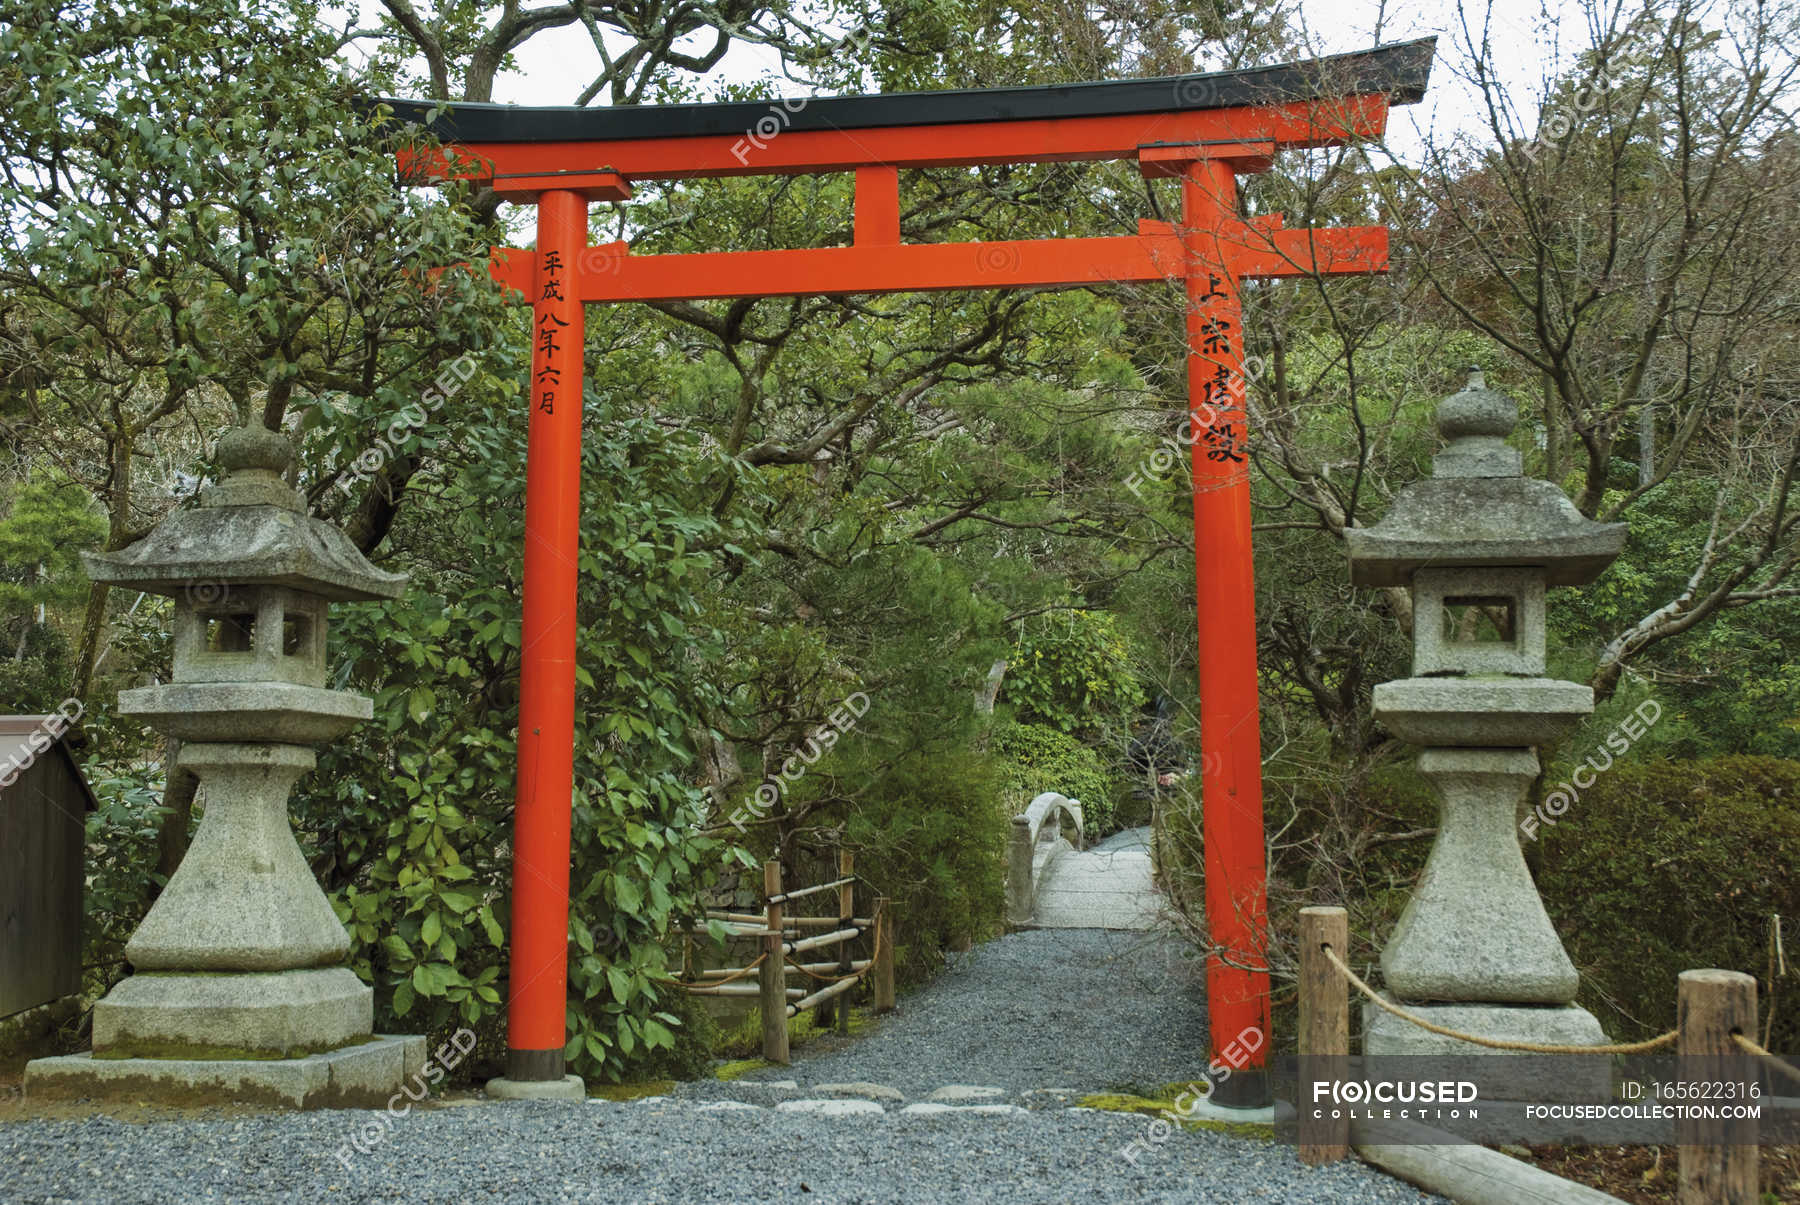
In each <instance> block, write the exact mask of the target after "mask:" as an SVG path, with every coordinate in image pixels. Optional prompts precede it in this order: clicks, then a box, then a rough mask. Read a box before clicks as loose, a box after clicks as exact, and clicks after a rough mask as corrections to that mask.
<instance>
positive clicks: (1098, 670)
mask: <svg viewBox="0 0 1800 1205" xmlns="http://www.w3.org/2000/svg"><path fill="white" fill-rule="evenodd" d="M1131 667H1132V656H1131V646H1130V644H1129V643H1128V642H1127V640H1126V639H1125V636H1124V634H1123V633H1121V632H1120V631H1119V620H1118V617H1117V616H1116V615H1113V614H1111V613H1110V612H1107V611H1059V612H1056V613H1054V614H1052V615H1045V616H1040V617H1038V619H1037V620H1036V621H1035V623H1034V624H1033V625H1032V626H1031V627H1029V628H1027V629H1026V630H1025V631H1023V632H1022V633H1021V635H1020V637H1019V641H1018V643H1017V644H1016V645H1015V646H1014V648H1013V651H1012V657H1011V659H1010V660H1009V661H1008V663H1007V667H1006V681H1005V683H1004V685H1003V686H1002V687H1001V691H1002V697H1003V698H1005V699H1006V701H1007V702H1009V703H1011V704H1012V705H1013V706H1014V707H1015V708H1016V709H1017V714H1018V717H1019V719H1021V720H1024V721H1027V722H1030V723H1041V724H1048V725H1049V726H1050V727H1052V728H1056V729H1059V730H1061V731H1063V732H1084V733H1094V732H1097V731H1100V730H1103V729H1106V728H1108V727H1124V726H1127V725H1128V724H1129V723H1130V720H1131V717H1132V716H1133V715H1134V714H1135V713H1136V712H1137V709H1138V708H1140V707H1142V706H1143V705H1144V688H1143V686H1142V685H1140V684H1139V682H1138V680H1137V676H1136V675H1135V674H1134V673H1133V672H1132V668H1131ZM1083 802H1086V800H1085V799H1084V800H1083Z"/></svg>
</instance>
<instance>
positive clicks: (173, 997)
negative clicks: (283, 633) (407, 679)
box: [25, 687, 425, 1108]
mask: <svg viewBox="0 0 1800 1205" xmlns="http://www.w3.org/2000/svg"><path fill="white" fill-rule="evenodd" d="M165 689H173V688H165ZM243 689H245V690H246V691H249V690H252V689H256V688H251V687H246V688H243ZM364 705H365V706H366V703H365V704H364ZM313 762H314V755H313V752H312V750H311V749H307V748H303V747H301V746H297V745H289V744H272V743H260V744H252V743H241V742H201V743H194V744H187V745H183V746H182V750H181V755H180V764H181V765H183V766H185V767H187V768H189V769H191V770H193V771H194V772H195V773H196V774H197V775H198V776H199V778H200V783H201V789H202V790H203V791H204V792H205V797H204V805H205V806H204V810H203V812H202V814H201V820H200V827H199V829H198V831H196V832H195V834H194V840H193V844H192V845H191V846H190V847H189V849H188V851H187V855H186V856H185V857H184V858H182V860H181V865H180V866H179V867H178V868H177V869H176V871H175V874H174V875H173V876H172V877H171V878H170V879H169V882H168V884H167V885H166V886H165V887H164V888H163V891H162V894H161V895H159V896H158V897H157V900H156V903H155V904H154V905H152V907H151V909H150V912H149V915H147V916H146V917H145V918H144V921H143V923H142V924H141V925H140V926H139V927H138V929H137V932H136V933H134V934H133V935H132V938H131V940H130V941H129V942H128V943H127V944H126V946H125V956H126V958H127V960H128V961H129V962H130V963H131V964H132V967H133V973H132V974H131V975H130V976H128V977H127V978H125V979H123V980H121V981H120V982H119V983H118V984H117V985H115V986H114V987H113V989H112V991H110V992H108V993H107V994H106V997H105V998H104V999H102V1000H101V1001H99V1002H98V1003H97V1004H95V1006H94V1049H93V1051H92V1052H91V1053H87V1054H77V1055H70V1056H67V1057H64V1058H52V1059H38V1060H36V1061H35V1062H32V1063H30V1064H29V1065H28V1066H27V1067H26V1069H25V1091H26V1093H27V1095H29V1096H32V1097H49V1098H62V1099H71V1098H74V1099H79V1098H88V1099H100V1100H107V1099H113V1100H118V1099H126V1100H149V1101H153V1102H157V1103H168V1104H186V1103H201V1102H218V1101H220V1100H228V1101H231V1102H233V1103H242V1104H252V1105H266V1106H277V1107H280V1106H287V1107H293V1108H317V1107H320V1106H353V1105H380V1104H384V1103H386V1102H387V1101H388V1100H389V1099H390V1098H391V1097H392V1096H393V1095H394V1094H395V1093H397V1092H398V1091H400V1088H401V1085H402V1084H405V1083H407V1082H408V1080H409V1078H410V1077H412V1076H414V1075H417V1074H419V1073H420V1072H421V1071H423V1069H424V1065H425V1039H424V1038H423V1037H419V1036H410V1035H408V1036H395V1035H386V1036H383V1035H376V1034H374V1033H373V1032H372V1030H373V1028H374V1020H375V994H374V991H373V990H372V989H371V988H370V987H369V986H368V985H367V984H365V983H363V982H362V980H361V979H359V978H358V977H357V975H356V973H355V972H354V971H352V970H350V968H349V967H347V966H344V965H342V964H343V962H344V959H345V957H346V956H347V955H348V953H349V949H350V938H349V934H348V933H346V932H345V930H344V927H343V925H341V924H340V923H339V922H338V919H337V916H336V914H334V913H333V912H332V909H331V905H330V903H329V902H328V901H327V900H326V898H325V894H324V892H322V891H321V890H320V889H319V884H318V882H317V881H316V880H315V879H314V878H313V876H312V872H311V870H310V869H309V868H308V867H307V865H306V860H305V858H304V857H303V856H302V855H301V852H300V846H299V844H298V842H296V840H295V839H294V832H293V828H292V826H291V825H290V824H289V822H288V812H287V796H288V792H289V790H290V789H291V788H292V786H293V783H294V781H295V779H297V778H298V777H299V776H300V775H301V774H303V773H305V772H306V771H307V770H310V769H311V768H312V766H313Z"/></svg>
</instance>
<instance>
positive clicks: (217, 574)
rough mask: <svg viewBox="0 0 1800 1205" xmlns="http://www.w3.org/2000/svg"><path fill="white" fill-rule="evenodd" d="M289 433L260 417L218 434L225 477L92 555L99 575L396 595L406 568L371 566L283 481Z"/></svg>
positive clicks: (169, 584)
mask: <svg viewBox="0 0 1800 1205" xmlns="http://www.w3.org/2000/svg"><path fill="white" fill-rule="evenodd" d="M292 458H293V446H292V445H291V444H290V443H289V442H288V440H287V437H286V436H284V435H281V434H279V433H278V432H274V431H270V430H267V429H266V428H263V427H261V426H259V425H254V424H253V425H251V426H248V427H239V428H236V429H234V430H232V431H229V432H227V433H226V434H225V435H224V436H222V437H221V438H220V440H219V446H218V460H219V463H220V464H221V465H222V466H223V467H224V469H225V479H224V480H223V481H221V482H219V483H218V484H217V485H214V486H210V487H208V488H207V489H206V490H204V491H203V492H202V494H201V497H200V504H199V505H198V506H194V507H187V508H183V509H181V510H177V511H175V512H174V513H172V514H170V515H169V516H168V518H166V519H164V520H163V521H162V522H161V523H159V524H157V525H156V528H155V529H154V530H153V531H151V532H150V534H149V535H147V536H145V537H144V538H143V539H141V540H139V541H137V542H136V543H134V544H132V545H131V546H130V547H128V548H122V549H120V550H119V551H117V552H102V553H84V554H83V555H82V561H83V563H84V565H85V566H86V568H87V572H88V576H89V577H90V578H92V579H93V580H94V581H96V582H100V583H103V584H105V585H109V586H121V587H125V588H127V589H136V590H146V591H149V592H150V593H152V594H167V595H171V596H180V595H182V594H184V593H187V592H191V591H192V589H193V588H194V586H195V585H196V584H197V583H216V584H220V585H224V584H230V585H246V586H286V587H288V588H290V589H294V590H300V591H304V592H306V593H308V594H314V595H318V596H320V597H322V598H326V599H330V600H332V601H334V602H362V601H367V600H371V599H378V598H396V597H398V596H399V594H400V592H401V591H402V590H403V589H404V588H405V586H406V576H405V575H404V574H399V573H386V572H384V571H382V570H380V569H377V568H375V566H373V565H371V564H370V563H369V561H368V559H367V558H366V557H364V556H363V554H362V553H361V552H359V551H358V550H357V548H356V546H355V545H354V544H352V543H351V542H350V540H349V538H348V537H347V536H345V535H344V534H343V533H342V532H341V531H339V530H338V529H337V528H335V527H333V526H331V525H330V524H328V523H326V522H324V521H322V520H320V519H315V518H313V517H312V516H310V515H308V514H307V513H306V506H305V503H304V501H303V500H302V499H301V497H300V495H299V493H298V492H297V491H295V490H294V489H292V488H291V487H290V486H288V484H287V483H286V482H285V481H284V480H283V479H282V474H283V473H284V472H285V471H286V470H287V467H288V464H289V462H290V461H291V460H292Z"/></svg>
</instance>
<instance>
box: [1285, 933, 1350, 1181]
mask: <svg viewBox="0 0 1800 1205" xmlns="http://www.w3.org/2000/svg"><path fill="white" fill-rule="evenodd" d="M1326 947H1329V948H1330V949H1331V952H1332V953H1334V954H1336V955H1337V956H1338V957H1339V958H1342V959H1344V960H1346V961H1348V960H1349V957H1350V914H1349V913H1347V912H1345V911H1344V910H1343V909H1342V908H1302V909H1300V1080H1299V1088H1298V1093H1299V1097H1300V1099H1299V1100H1298V1101H1297V1102H1296V1104H1297V1105H1298V1108H1299V1115H1300V1126H1299V1128H1300V1161H1301V1162H1302V1163H1310V1164H1313V1165H1315V1166H1316V1165H1318V1164H1321V1163H1336V1162H1337V1161H1338V1160H1339V1159H1342V1158H1343V1157H1344V1156H1345V1155H1347V1154H1349V1153H1350V1119H1349V1118H1348V1117H1338V1118H1333V1117H1332V1116H1331V1112H1332V1110H1331V1109H1330V1108H1329V1107H1325V1108H1324V1109H1323V1110H1322V1112H1315V1106H1314V1105H1313V1104H1312V1100H1313V1092H1312V1089H1311V1087H1310V1085H1311V1084H1312V1083H1314V1082H1315V1081H1318V1080H1328V1079H1343V1078H1345V1077H1346V1076H1347V1075H1348V1073H1349V1069H1350V1060H1349V1056H1350V985H1349V984H1348V983H1347V982H1346V981H1345V979H1344V976H1343V974H1342V973H1341V972H1340V971H1339V970H1338V969H1337V968H1336V967H1334V966H1332V965H1331V963H1330V962H1329V961H1327V960H1326V958H1325V949H1326Z"/></svg>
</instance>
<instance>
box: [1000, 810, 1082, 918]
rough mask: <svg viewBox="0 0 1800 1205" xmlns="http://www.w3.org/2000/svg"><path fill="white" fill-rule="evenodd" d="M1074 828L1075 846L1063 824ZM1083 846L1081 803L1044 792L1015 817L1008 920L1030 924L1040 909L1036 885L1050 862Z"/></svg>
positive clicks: (1008, 875)
mask: <svg viewBox="0 0 1800 1205" xmlns="http://www.w3.org/2000/svg"><path fill="white" fill-rule="evenodd" d="M1065 821H1067V822H1069V823H1072V824H1073V825H1074V827H1075V843H1074V844H1073V845H1070V844H1069V842H1068V841H1067V840H1065V839H1064V837H1063V824H1064V822H1065ZM1082 843H1083V831H1082V818H1081V800H1079V799H1070V798H1069V797H1068V796H1066V795H1058V794H1057V793H1056V792H1055V791H1045V792H1044V793H1043V794H1041V795H1039V796H1038V797H1037V798H1035V799H1033V800H1032V801H1031V802H1030V804H1028V805H1027V806H1026V808H1025V810H1024V811H1023V812H1020V813H1019V814H1018V815H1017V816H1014V817H1013V822H1012V844H1011V845H1010V847H1009V848H1008V850H1007V862H1006V919H1007V922H1008V923H1010V924H1013V925H1029V924H1030V923H1031V919H1032V916H1033V915H1034V914H1035V912H1036V910H1037V884H1038V879H1039V877H1040V876H1041V875H1042V874H1043V871H1044V867H1045V866H1046V865H1047V864H1048V863H1049V861H1050V859H1051V858H1053V857H1055V856H1056V855H1057V854H1058V853H1061V852H1062V851H1063V850H1068V849H1076V850H1079V849H1080V848H1081V847H1082Z"/></svg>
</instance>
